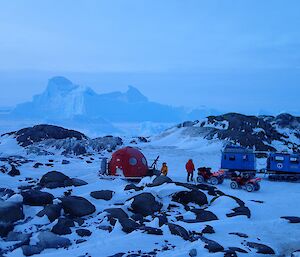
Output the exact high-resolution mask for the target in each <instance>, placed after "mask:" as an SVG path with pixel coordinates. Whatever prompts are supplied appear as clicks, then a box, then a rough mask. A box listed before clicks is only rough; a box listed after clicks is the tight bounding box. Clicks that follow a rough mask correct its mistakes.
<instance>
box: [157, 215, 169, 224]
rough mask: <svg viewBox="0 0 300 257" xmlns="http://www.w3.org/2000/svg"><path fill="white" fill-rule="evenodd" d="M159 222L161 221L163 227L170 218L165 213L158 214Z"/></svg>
mask: <svg viewBox="0 0 300 257" xmlns="http://www.w3.org/2000/svg"><path fill="white" fill-rule="evenodd" d="M157 218H158V222H159V226H160V227H162V226H163V225H166V224H167V223H168V218H167V215H166V214H165V213H163V214H161V215H158V216H157Z"/></svg>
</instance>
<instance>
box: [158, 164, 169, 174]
mask: <svg viewBox="0 0 300 257" xmlns="http://www.w3.org/2000/svg"><path fill="white" fill-rule="evenodd" d="M160 172H161V175H163V176H167V175H168V166H167V163H166V162H164V163H163V165H162V167H161V170H160Z"/></svg>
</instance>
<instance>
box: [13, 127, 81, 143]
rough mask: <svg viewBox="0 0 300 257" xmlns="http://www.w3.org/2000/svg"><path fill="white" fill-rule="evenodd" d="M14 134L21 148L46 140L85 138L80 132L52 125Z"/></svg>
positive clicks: (26, 129) (25, 129) (22, 130)
mask: <svg viewBox="0 0 300 257" xmlns="http://www.w3.org/2000/svg"><path fill="white" fill-rule="evenodd" d="M15 134H16V139H17V141H18V143H19V144H20V145H21V146H23V147H26V146H28V145H31V144H33V143H36V142H41V141H43V140H47V139H67V138H75V139H77V140H82V139H86V136H85V135H84V134H82V133H80V132H77V131H74V130H68V129H64V128H62V127H58V126H53V125H37V126H34V127H30V128H24V129H21V130H19V131H17V132H16V133H15Z"/></svg>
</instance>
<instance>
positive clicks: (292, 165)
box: [267, 152, 300, 181]
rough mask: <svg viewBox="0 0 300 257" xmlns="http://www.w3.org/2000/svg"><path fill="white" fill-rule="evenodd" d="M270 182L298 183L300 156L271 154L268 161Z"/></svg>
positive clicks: (299, 177) (294, 154) (282, 153)
mask: <svg viewBox="0 0 300 257" xmlns="http://www.w3.org/2000/svg"><path fill="white" fill-rule="evenodd" d="M267 173H268V174H269V179H270V180H285V181H286V180H288V181H297V180H299V179H300V154H297V153H287V152H281V153H270V154H269V157H268V159H267Z"/></svg>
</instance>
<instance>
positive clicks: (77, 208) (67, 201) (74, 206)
mask: <svg viewBox="0 0 300 257" xmlns="http://www.w3.org/2000/svg"><path fill="white" fill-rule="evenodd" d="M61 201H62V206H63V209H64V211H65V213H67V214H70V215H71V216H73V217H83V216H86V215H90V214H92V213H94V212H95V211H96V207H95V206H94V205H93V204H92V203H91V202H89V201H88V200H87V199H85V198H83V197H80V196H66V197H62V198H61Z"/></svg>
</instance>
